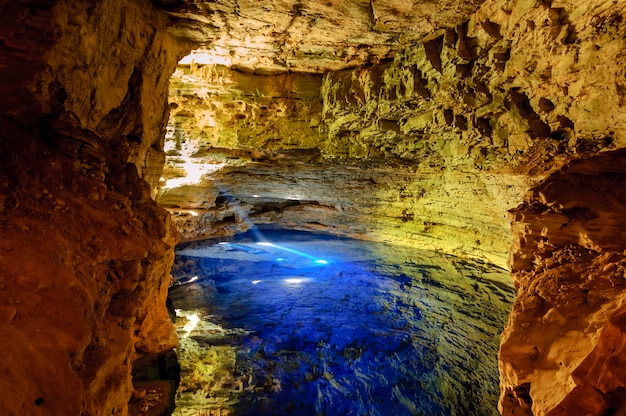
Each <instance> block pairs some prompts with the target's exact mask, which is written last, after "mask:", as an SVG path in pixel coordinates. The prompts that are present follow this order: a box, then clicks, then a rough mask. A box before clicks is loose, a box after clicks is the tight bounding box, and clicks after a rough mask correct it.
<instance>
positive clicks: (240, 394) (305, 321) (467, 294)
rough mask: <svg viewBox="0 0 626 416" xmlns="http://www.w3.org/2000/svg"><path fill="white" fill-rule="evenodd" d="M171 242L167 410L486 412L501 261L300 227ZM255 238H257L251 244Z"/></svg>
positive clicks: (502, 288) (502, 315)
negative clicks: (172, 355) (170, 399)
mask: <svg viewBox="0 0 626 416" xmlns="http://www.w3.org/2000/svg"><path fill="white" fill-rule="evenodd" d="M264 237H265V240H264V241H255V240H253V239H252V237H251V236H250V235H243V236H241V237H239V238H238V239H237V240H236V241H234V240H233V241H228V242H221V243H217V242H207V243H195V244H193V245H188V246H186V247H179V250H178V251H177V259H176V264H175V267H174V270H173V274H174V279H175V281H176V282H177V283H176V285H175V286H174V287H173V288H172V290H171V292H170V299H171V300H172V302H173V305H174V307H175V308H176V309H177V310H178V319H177V327H178V332H179V336H180V339H181V343H180V347H179V348H178V349H177V354H178V356H179V360H180V365H181V371H182V373H181V377H182V381H181V385H180V388H179V391H178V394H177V409H176V412H175V415H213V414H220V415H385V416H386V415H496V414H497V410H496V403H497V397H498V371H497V361H496V360H497V358H496V357H497V350H498V345H499V333H500V331H501V329H502V327H503V326H504V323H505V320H506V316H507V314H508V311H509V310H510V306H511V303H512V301H513V296H514V292H513V288H512V287H511V284H510V283H509V282H510V276H509V274H508V273H507V272H506V271H505V270H502V269H498V268H496V267H494V266H491V265H488V264H484V263H480V262H474V261H464V260H460V259H458V258H456V257H452V256H447V255H443V254H440V253H435V252H430V251H418V250H414V249H408V248H403V247H395V246H389V245H383V244H376V243H368V242H362V241H354V240H347V239H340V238H334V237H333V238H331V237H324V236H319V235H313V234H308V233H295V232H290V233H277V232H272V233H270V232H264ZM259 243H261V244H259Z"/></svg>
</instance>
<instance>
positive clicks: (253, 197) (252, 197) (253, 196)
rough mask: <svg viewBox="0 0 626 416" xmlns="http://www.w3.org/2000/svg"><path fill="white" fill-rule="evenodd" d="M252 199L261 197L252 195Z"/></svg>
mask: <svg viewBox="0 0 626 416" xmlns="http://www.w3.org/2000/svg"><path fill="white" fill-rule="evenodd" d="M252 198H261V195H256V194H254V195H252Z"/></svg>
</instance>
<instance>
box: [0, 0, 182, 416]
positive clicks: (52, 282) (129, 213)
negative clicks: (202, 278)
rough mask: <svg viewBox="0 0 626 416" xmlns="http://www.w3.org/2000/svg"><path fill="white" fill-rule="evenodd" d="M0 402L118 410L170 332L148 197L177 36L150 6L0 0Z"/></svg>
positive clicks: (166, 242)
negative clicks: (144, 359)
mask: <svg viewBox="0 0 626 416" xmlns="http://www.w3.org/2000/svg"><path fill="white" fill-rule="evenodd" d="M0 20H1V21H2V23H1V24H0V39H2V42H0V61H1V63H2V65H0V78H1V79H2V83H1V85H0V88H1V91H0V96H1V97H2V99H0V114H2V116H1V117H0V120H1V121H0V159H1V161H0V224H1V227H0V235H1V237H0V245H1V247H2V249H1V250H0V270H1V272H0V276H1V277H0V287H1V288H2V294H3V296H2V300H1V301H0V314H1V319H0V334H1V336H2V345H1V346H0V351H1V352H2V355H3V356H4V357H5V358H6V359H5V360H4V362H3V364H2V365H1V369H0V372H2V374H3V376H2V377H1V380H0V386H1V388H2V390H3V392H4V393H3V396H2V398H1V399H0V408H1V409H2V413H3V414H7V415H26V414H28V415H53V414H54V415H79V414H81V415H100V414H102V415H104V414H107V415H111V414H115V415H125V414H127V413H128V410H127V403H128V401H129V400H130V397H131V391H132V390H133V387H132V384H131V367H132V362H133V360H134V359H135V358H137V357H138V356H140V355H141V354H143V353H149V352H158V351H161V350H164V349H167V348H172V347H173V346H174V345H176V343H177V339H176V336H175V334H174V332H173V325H172V323H171V322H170V321H169V318H168V315H167V310H166V308H165V297H166V296H167V288H168V286H169V284H170V280H171V279H170V275H169V269H170V267H171V263H172V261H173V246H174V245H175V243H176V241H177V237H178V236H177V234H176V232H175V231H174V230H173V228H172V226H171V222H170V221H169V215H168V213H167V212H166V211H164V210H163V209H162V208H160V207H158V206H157V205H156V203H155V202H154V201H153V200H152V199H151V186H150V185H149V183H154V184H155V183H156V181H157V180H158V177H159V176H160V174H161V168H162V164H163V161H164V153H163V147H162V140H163V139H162V137H163V133H164V131H165V123H166V118H167V113H166V111H167V105H166V103H167V101H166V100H167V93H168V92H167V85H168V76H169V75H170V74H171V73H172V72H173V69H174V65H175V63H176V61H177V54H178V52H179V51H180V49H179V48H180V47H179V46H178V45H177V44H176V43H174V42H173V41H172V39H171V37H170V35H168V34H167V33H166V30H165V24H166V19H165V18H164V17H163V16H162V15H160V14H158V13H157V12H156V11H155V9H154V8H153V6H152V5H151V3H150V2H149V1H133V2H126V1H116V0H110V1H104V2H97V4H96V3H94V4H92V3H90V2H80V1H72V0H67V1H43V2H42V1H39V2H30V1H26V2H7V1H2V2H0Z"/></svg>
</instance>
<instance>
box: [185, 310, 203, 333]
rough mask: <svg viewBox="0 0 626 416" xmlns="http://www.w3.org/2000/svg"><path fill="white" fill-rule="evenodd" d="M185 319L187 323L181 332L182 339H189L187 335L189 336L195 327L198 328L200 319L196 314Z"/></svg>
mask: <svg viewBox="0 0 626 416" xmlns="http://www.w3.org/2000/svg"><path fill="white" fill-rule="evenodd" d="M187 319H188V320H189V321H188V322H187V323H186V324H185V326H184V327H183V331H184V332H185V333H184V334H183V339H184V338H187V337H189V334H191V331H193V330H194V329H196V326H198V322H200V318H199V317H198V314H197V313H194V314H192V315H189V316H187Z"/></svg>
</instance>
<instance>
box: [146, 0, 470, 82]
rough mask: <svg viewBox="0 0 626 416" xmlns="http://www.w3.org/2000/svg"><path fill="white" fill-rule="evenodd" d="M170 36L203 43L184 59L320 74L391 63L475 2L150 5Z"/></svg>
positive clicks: (164, 1)
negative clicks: (164, 18) (164, 15)
mask: <svg viewBox="0 0 626 416" xmlns="http://www.w3.org/2000/svg"><path fill="white" fill-rule="evenodd" d="M155 3H156V4H159V5H160V6H161V7H163V8H164V9H165V10H167V11H168V13H169V15H170V17H171V19H172V27H171V28H170V32H171V33H173V34H174V35H176V36H178V37H181V38H185V39H192V40H194V41H196V42H198V43H200V44H201V45H202V47H201V48H200V49H198V50H197V51H196V52H195V54H194V55H193V56H192V57H190V59H194V60H195V61H196V62H203V63H205V64H207V63H208V64H222V65H226V66H229V67H233V68H236V69H240V70H244V71H247V72H255V73H284V72H306V73H324V72H327V71H336V70H340V69H345V68H350V67H355V66H360V65H364V64H371V63H373V62H378V61H380V60H384V59H389V58H393V56H394V55H395V53H396V52H398V51H399V50H401V49H402V48H403V47H405V46H407V45H408V44H410V43H412V42H415V41H417V40H419V39H420V38H422V37H423V36H424V35H426V34H428V33H431V32H433V31H435V30H437V29H439V28H440V27H452V26H454V25H456V24H459V23H461V22H463V21H464V20H466V19H467V18H468V17H469V16H470V15H471V14H472V13H473V12H474V11H475V10H476V9H477V8H478V6H479V5H480V4H481V3H482V1H481V0H478V1H461V2H458V1H451V0H444V1H437V2H433V1H417V0H410V1H404V2H398V1H394V0H375V1H374V0H372V1H370V0H349V1H338V0H329V1H320V0H304V1H296V0H281V1H273V2H258V1H254V0H225V1H189V0H183V1H176V0H174V1H173V0H156V1H155Z"/></svg>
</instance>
